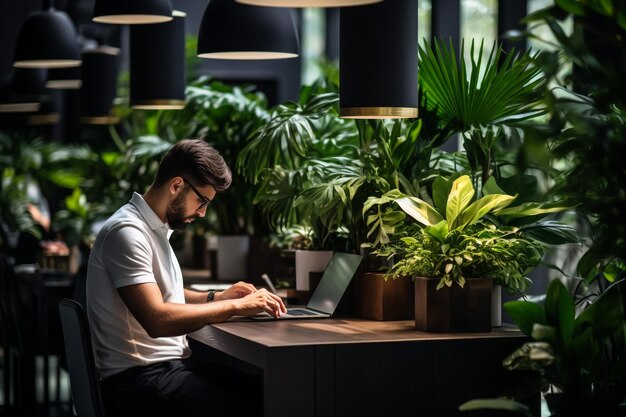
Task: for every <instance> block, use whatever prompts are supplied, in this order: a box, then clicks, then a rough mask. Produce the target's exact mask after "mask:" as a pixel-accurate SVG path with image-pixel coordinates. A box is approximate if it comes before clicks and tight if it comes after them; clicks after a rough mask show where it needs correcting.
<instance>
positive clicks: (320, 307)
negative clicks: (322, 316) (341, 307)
mask: <svg viewBox="0 0 626 417" xmlns="http://www.w3.org/2000/svg"><path fill="white" fill-rule="evenodd" d="M362 258H363V257H362V256H361V255H352V254H349V253H340V252H336V253H335V255H334V256H333V259H332V260H331V261H330V263H329V264H328V267H326V271H325V272H324V275H323V276H322V279H321V280H320V283H319V284H318V285H317V288H316V289H315V292H314V293H313V295H312V296H311V300H310V301H309V303H308V304H307V307H308V308H310V309H312V310H316V311H320V312H322V313H326V314H331V315H332V314H333V313H334V312H335V309H336V308H337V305H338V304H339V301H340V300H341V297H343V293H344V292H346V289H347V288H348V284H350V281H351V280H352V276H353V275H354V273H355V272H356V270H357V268H358V267H359V264H360V263H361V259H362Z"/></svg>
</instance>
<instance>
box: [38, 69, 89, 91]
mask: <svg viewBox="0 0 626 417" xmlns="http://www.w3.org/2000/svg"><path fill="white" fill-rule="evenodd" d="M81 85H82V82H81V80H80V67H72V68H55V69H51V70H49V71H48V81H46V87H47V88H52V89H55V90H78V89H79V88H80V86H81Z"/></svg>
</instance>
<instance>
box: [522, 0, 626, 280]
mask: <svg viewBox="0 0 626 417" xmlns="http://www.w3.org/2000/svg"><path fill="white" fill-rule="evenodd" d="M567 19H573V29H572V31H571V33H568V32H567V31H565V30H564V29H563V22H564V21H565V20H567ZM526 21H527V23H528V24H529V27H530V28H531V30H530V33H529V36H531V37H533V38H537V39H538V40H540V41H545V40H543V39H541V38H540V37H539V36H538V35H537V34H536V33H535V32H534V31H533V28H534V27H536V26H538V25H546V26H547V27H548V28H549V30H550V31H551V33H552V35H553V36H554V38H555V43H553V44H554V46H555V47H556V51H555V52H543V53H542V54H541V55H540V56H539V57H538V60H539V62H540V63H541V65H542V69H543V71H544V72H545V74H546V78H548V79H549V80H551V81H552V83H553V84H556V85H557V86H556V87H553V88H550V89H546V90H544V92H543V93H544V103H545V104H546V106H547V109H548V110H549V124H548V126H547V129H545V130H543V131H535V132H532V133H533V135H534V136H536V138H537V142H543V143H546V144H547V149H549V150H550V152H551V153H550V154H549V155H548V156H549V157H550V158H548V159H547V160H546V161H545V162H544V164H545V165H547V164H550V167H558V172H557V173H556V175H554V178H555V180H556V187H555V190H556V191H557V192H558V193H559V194H560V195H562V196H565V197H566V198H567V199H568V200H570V201H572V202H573V203H576V204H579V208H578V209H579V211H580V212H581V213H582V214H585V215H586V216H587V217H588V218H589V222H590V224H591V226H592V228H591V233H590V236H589V237H590V238H591V239H590V240H591V241H592V242H593V246H592V248H591V249H590V250H589V251H588V252H587V254H586V255H585V257H584V258H583V259H582V260H581V262H580V264H579V268H578V272H579V273H580V274H581V275H582V276H584V277H585V278H587V279H588V280H589V281H591V280H594V279H598V278H600V279H601V278H602V277H603V276H604V275H603V274H602V269H603V268H605V267H606V266H607V265H609V264H612V263H613V261H614V260H621V261H624V260H626V238H625V236H626V222H625V221H624V216H623V215H622V213H624V212H625V211H626V197H625V196H626V165H625V164H624V161H623V159H624V157H623V155H625V154H626V140H625V138H626V84H625V83H624V82H623V76H624V73H626V43H625V42H624V39H626V23H625V22H626V3H625V2H624V1H622V0H559V1H557V2H556V3H555V5H554V6H553V7H549V8H546V9H542V10H539V11H537V12H535V13H533V14H531V15H529V16H528V17H527V18H526ZM563 61H567V62H571V63H573V64H574V71H573V72H572V73H571V75H570V77H568V78H567V79H566V80H560V79H559V75H558V74H559V72H560V70H561V63H562V62H563ZM545 152H546V151H544V153H545ZM545 165H544V166H545ZM621 277H622V278H623V277H624V274H621Z"/></svg>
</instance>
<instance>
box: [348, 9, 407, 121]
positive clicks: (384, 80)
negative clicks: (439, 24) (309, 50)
mask: <svg viewBox="0 0 626 417" xmlns="http://www.w3.org/2000/svg"><path fill="white" fill-rule="evenodd" d="M339 24H340V36H339V49H340V50H339V78H340V81H339V106H340V115H341V117H350V118H363V119H379V118H405V117H417V106H418V98H417V2H416V1H415V0H389V1H383V2H382V3H377V4H373V5H371V6H367V7H349V8H346V9H341V11H340V23H339Z"/></svg>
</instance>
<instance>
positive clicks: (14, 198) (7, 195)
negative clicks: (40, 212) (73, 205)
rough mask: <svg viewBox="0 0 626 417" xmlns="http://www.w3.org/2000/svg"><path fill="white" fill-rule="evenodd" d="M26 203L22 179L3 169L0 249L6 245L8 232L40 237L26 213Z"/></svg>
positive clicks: (24, 186) (35, 226)
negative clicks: (25, 233)
mask: <svg viewBox="0 0 626 417" xmlns="http://www.w3.org/2000/svg"><path fill="white" fill-rule="evenodd" d="M28 203H29V201H28V194H27V191H26V182H25V180H24V178H22V177H20V176H17V175H16V173H15V170H14V169H13V168H4V169H3V170H2V181H1V182H0V219H2V221H1V222H0V247H2V246H4V245H6V244H7V233H8V232H27V233H30V234H32V235H33V236H35V237H41V232H40V231H39V229H38V228H37V225H36V223H35V221H34V220H33V217H32V216H31V215H30V213H29V212H28Z"/></svg>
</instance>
